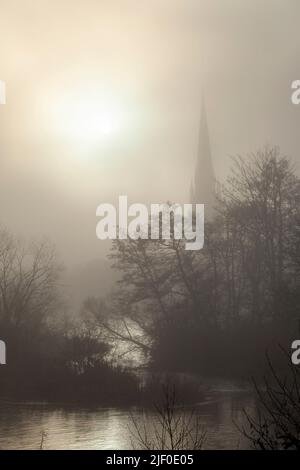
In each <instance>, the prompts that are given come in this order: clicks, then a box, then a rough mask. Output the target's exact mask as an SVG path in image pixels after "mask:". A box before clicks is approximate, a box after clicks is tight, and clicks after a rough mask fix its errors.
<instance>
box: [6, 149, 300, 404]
mask: <svg viewBox="0 0 300 470" xmlns="http://www.w3.org/2000/svg"><path fill="white" fill-rule="evenodd" d="M111 259H112V262H113V264H114V267H115V269H117V270H118V272H119V274H120V281H119V283H118V285H117V287H116V288H115V290H114V291H113V292H112V294H111V295H110V296H109V297H107V298H105V299H99V298H90V299H87V300H86V301H85V303H84V305H83V306H82V313H81V316H80V318H79V319H78V318H77V319H76V320H75V319H74V318H72V317H71V318H70V317H67V316H66V315H65V314H64V306H63V303H62V301H61V297H60V291H61V286H60V282H61V280H60V279H61V277H60V273H61V267H60V266H59V264H58V262H57V259H56V256H55V253H54V251H53V249H52V248H51V247H50V246H49V244H48V243H42V244H39V245H34V244H31V245H29V246H28V245H25V244H24V243H21V242H18V241H16V240H15V239H14V237H12V236H11V235H10V234H8V233H7V232H6V231H5V230H2V231H1V233H0V338H1V339H2V340H4V341H6V344H7V365H6V366H3V367H1V370H0V395H1V396H2V397H7V398H12V397H15V398H18V397H21V398H30V399H42V400H44V399H46V400H56V401H82V402H88V403H93V402H98V403H101V404H107V405H110V404H120V405H121V404H124V405H125V404H126V405H127V404H129V403H138V402H140V401H141V399H142V400H145V401H147V400H150V401H151V400H152V401H153V396H154V395H155V390H158V389H159V387H160V384H159V380H158V382H157V384H156V385H155V383H154V382H153V383H151V384H149V383H147V382H146V384H145V377H146V375H147V374H148V376H151V375H152V374H154V375H158V376H159V375H161V377H162V376H163V375H164V374H170V373H171V374H178V373H184V374H187V373H190V374H194V375H196V376H197V375H198V376H203V375H214V376H228V377H245V378H249V377H250V376H251V375H254V374H255V375H257V374H260V373H261V372H263V367H264V364H265V361H264V360H263V359H264V356H265V352H266V350H269V352H270V353H271V349H272V347H273V346H274V345H276V346H277V344H278V343H280V344H282V346H283V347H285V348H286V349H288V348H289V347H290V344H291V342H292V340H294V339H295V338H296V337H297V335H298V319H299V307H300V278H299V268H300V180H299V178H298V177H297V175H296V174H295V172H294V170H293V168H292V166H291V163H290V161H289V160H288V159H287V158H285V157H283V156H281V155H280V153H279V151H278V149H276V148H266V149H264V150H263V151H262V152H258V153H257V154H255V155H250V156H248V157H246V158H241V157H238V158H236V159H234V160H233V166H232V170H231V173H230V175H229V177H228V180H227V182H226V184H225V185H224V187H223V188H222V190H221V191H220V192H219V193H218V195H217V197H216V204H215V208H214V212H213V215H212V216H211V217H210V218H209V219H206V223H205V243H204V248H203V249H202V250H200V251H187V250H185V241H184V240H175V239H174V238H172V237H171V239H170V240H142V239H139V240H132V239H127V240H116V241H115V242H114V243H113V246H112V252H111ZM100 285H101V279H99V286H100ZM272 358H273V362H274V366H275V367H276V368H277V367H279V366H280V364H279V359H277V358H276V355H275V356H274V354H273V355H272ZM133 363H134V364H135V365H136V364H141V363H143V364H144V367H146V371H147V374H145V373H144V374H143V375H142V380H141V377H138V376H137V374H136V373H134V372H133V370H130V367H129V366H130V365H132V364H133ZM125 365H126V367H125ZM178 375H180V374H178ZM181 376H182V374H181ZM181 383H183V382H182V381H181ZM183 388H185V389H186V390H187V391H188V393H189V394H190V395H191V394H192V395H193V397H195V396H197V394H199V386H198V384H197V383H196V385H195V386H193V387H190V386H189V387H183ZM188 389H189V390H188ZM183 398H184V399H185V397H183ZM189 398H191V399H192V397H189Z"/></svg>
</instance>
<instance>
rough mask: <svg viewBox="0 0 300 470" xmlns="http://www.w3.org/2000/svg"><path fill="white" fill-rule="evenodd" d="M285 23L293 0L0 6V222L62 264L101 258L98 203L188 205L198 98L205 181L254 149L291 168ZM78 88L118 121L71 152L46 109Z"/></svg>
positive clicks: (295, 7)
mask: <svg viewBox="0 0 300 470" xmlns="http://www.w3.org/2000/svg"><path fill="white" fill-rule="evenodd" d="M299 18H300V4H299V1H298V0H281V1H279V0H277V1H276V0H265V1H263V2H262V1H259V0H256V1H254V0H243V1H241V0H235V1H234V0H226V1H223V0H205V1H204V0H203V1H201V0H181V1H179V0H150V1H149V0H131V1H130V0H119V1H117V0H107V1H104V0H73V1H70V0H51V1H50V0H36V1H34V0H0V58H1V61H0V79H2V80H5V82H6V87H7V104H6V105H5V106H0V193H1V197H0V214H1V216H0V222H1V224H3V225H4V226H6V227H8V228H9V229H10V230H12V231H13V232H14V233H16V234H19V235H26V236H34V237H40V236H47V237H48V238H50V239H51V240H52V241H53V242H54V243H55V244H56V246H57V247H58V250H59V253H60V255H61V257H62V259H63V260H64V261H65V262H66V263H67V264H76V263H80V262H84V261H87V260H90V259H92V258H95V257H98V256H102V255H103V254H104V252H105V250H106V249H107V244H106V243H104V242H100V241H99V240H97V239H96V236H95V227H96V217H95V210H96V207H97V205H98V204H100V203H102V202H115V201H116V198H117V197H118V195H119V194H127V195H128V197H129V202H141V203H144V202H145V203H148V202H150V201H151V202H163V201H165V200H172V201H176V202H188V195H189V185H190V179H191V177H192V173H193V169H194V165H195V158H196V149H197V137H198V135H197V134H198V127H199V120H200V103H201V93H202V91H203V92H204V95H205V101H206V106H207V115H208V125H209V130H210V137H211V146H212V155H213V163H214V167H215V171H216V174H217V177H218V178H219V179H221V180H222V179H224V177H225V175H226V173H227V171H228V167H229V162H230V157H229V156H230V155H235V154H237V153H241V154H245V153H248V152H251V151H254V150H256V149H258V148H260V147H262V146H264V145H265V144H267V143H269V144H277V145H279V146H280V147H281V150H282V152H283V153H285V154H287V155H290V156H291V157H292V158H293V159H294V161H295V162H296V163H297V164H298V166H299V164H300V155H299V144H300V134H299V124H300V106H299V107H298V108H297V107H296V106H293V105H292V104H291V101H290V95H291V91H290V85H291V82H292V81H293V80H295V79H300V62H299V57H300V33H299ZM89 88H93V89H94V88H99V90H100V92H101V93H102V94H104V95H105V96H108V99H109V97H112V100H113V101H114V102H115V103H117V106H119V108H120V109H121V112H122V116H123V117H122V123H121V125H120V129H118V130H117V131H116V132H115V133H112V135H109V136H107V138H105V139H102V140H101V139H100V140H99V142H97V144H94V145H92V144H91V145H86V146H84V145H82V146H80V145H77V144H76V142H75V143H74V142H71V141H70V139H68V138H64V136H63V135H62V134H61V133H59V132H57V129H56V128H55V122H54V121H55V119H54V120H53V115H52V114H51V109H52V108H51V106H52V105H53V106H54V108H55V106H56V102H57V101H59V100H60V99H61V97H62V96H64V94H65V93H68V92H69V91H70V90H71V91H72V90H75V92H76V90H77V89H80V90H81V93H82V90H83V92H84V90H88V89H89ZM297 171H298V170H297Z"/></svg>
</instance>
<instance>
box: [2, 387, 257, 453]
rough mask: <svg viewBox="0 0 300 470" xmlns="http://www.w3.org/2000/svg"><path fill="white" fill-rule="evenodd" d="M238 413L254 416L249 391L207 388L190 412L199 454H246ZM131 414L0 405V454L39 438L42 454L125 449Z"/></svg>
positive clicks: (27, 446) (128, 442) (30, 444)
mask: <svg viewBox="0 0 300 470" xmlns="http://www.w3.org/2000/svg"><path fill="white" fill-rule="evenodd" d="M243 409H246V410H248V412H250V413H253V412H254V410H255V399H254V397H253V394H252V393H251V391H250V390H249V388H247V387H239V386H236V385H233V384H232V383H230V382H228V383H226V382H218V383H216V384H214V385H211V386H210V387H209V389H208V390H207V392H206V394H205V396H204V397H203V399H202V401H201V402H200V403H197V404H196V405H195V406H194V410H195V412H196V414H197V416H198V417H199V420H200V422H201V426H203V429H205V431H206V439H205V444H204V448H206V449H247V448H249V442H248V441H247V439H245V438H244V437H243V436H242V435H241V433H240V432H239V430H238V429H237V426H236V424H235V423H240V424H241V423H242V422H243V421H244V415H243ZM132 414H133V415H134V416H135V417H137V418H139V417H141V416H142V410H139V409H137V408H131V409H122V408H100V407H90V408H87V407H84V408H83V407H80V408H78V407H76V408H75V407H73V406H68V405H59V406H58V405H54V404H49V403H28V402H27V403H24V402H8V401H1V402H0V448H1V449H38V448H39V446H40V442H41V436H42V433H44V444H43V448H44V449H98V450H101V449H102V450H104V449H106V450H109V449H116V450H121V449H131V448H132V436H131V434H130V432H129V429H128V427H130V425H131V418H130V416H131V415H132Z"/></svg>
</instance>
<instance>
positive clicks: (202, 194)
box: [190, 99, 216, 218]
mask: <svg viewBox="0 0 300 470" xmlns="http://www.w3.org/2000/svg"><path fill="white" fill-rule="evenodd" d="M201 108H202V109H201V120H200V130H199V141H198V151H197V161H196V168H195V174H194V177H193V179H192V182H191V189H190V202H191V203H192V204H204V211H205V218H207V217H211V216H212V215H213V212H214V206H215V201H216V178H215V172H214V168H213V163H212V157H211V149H210V141H209V133H208V126H207V116H206V109H205V103H204V99H202V106H201Z"/></svg>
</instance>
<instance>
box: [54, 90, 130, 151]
mask: <svg viewBox="0 0 300 470" xmlns="http://www.w3.org/2000/svg"><path fill="white" fill-rule="evenodd" d="M50 114H51V117H52V127H54V129H55V132H57V133H59V134H60V136H61V137H62V138H63V139H68V140H69V141H71V142H73V143H75V144H76V143H83V144H86V145H90V144H96V143H97V142H99V141H101V140H103V139H104V138H108V137H110V138H112V136H113V135H114V134H115V133H116V132H117V131H118V129H119V127H120V122H121V112H120V109H118V106H117V104H116V103H115V102H114V100H113V99H112V98H111V97H109V96H107V95H105V94H100V93H99V92H97V91H90V90H87V89H75V90H73V91H68V92H65V93H61V94H59V95H56V96H54V97H53V98H52V99H51V104H50Z"/></svg>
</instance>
